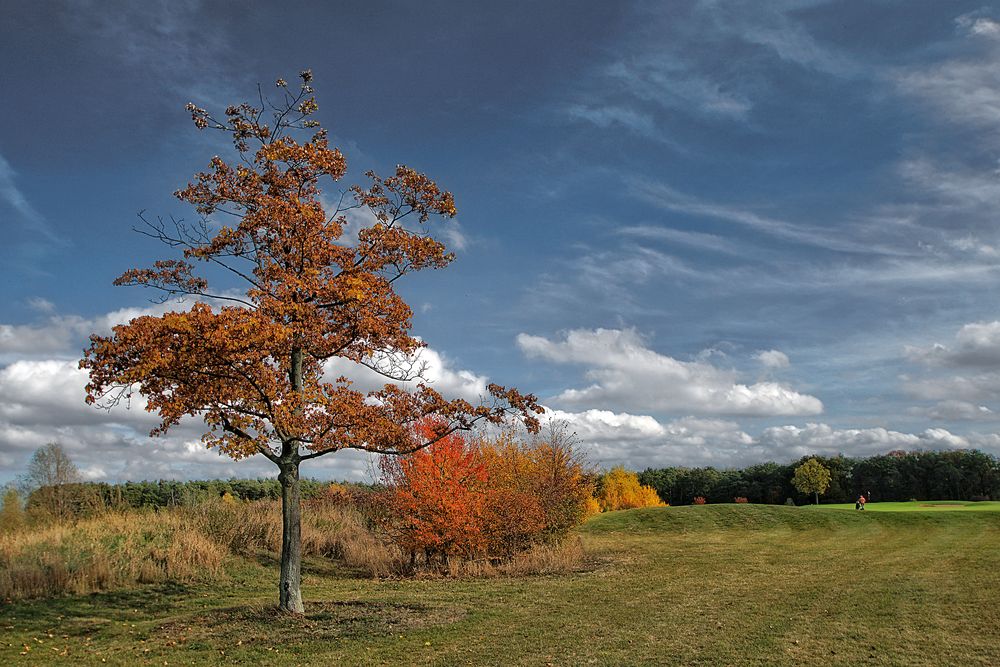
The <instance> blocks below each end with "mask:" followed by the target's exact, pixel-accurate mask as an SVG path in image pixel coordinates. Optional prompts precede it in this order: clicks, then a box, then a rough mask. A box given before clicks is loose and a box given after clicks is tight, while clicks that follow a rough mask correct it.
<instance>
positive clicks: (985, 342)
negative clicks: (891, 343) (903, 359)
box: [905, 321, 1000, 368]
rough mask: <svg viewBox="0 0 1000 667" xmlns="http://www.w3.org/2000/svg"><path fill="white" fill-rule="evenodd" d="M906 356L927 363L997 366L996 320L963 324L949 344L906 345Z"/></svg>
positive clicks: (999, 339) (999, 336)
mask: <svg viewBox="0 0 1000 667" xmlns="http://www.w3.org/2000/svg"><path fill="white" fill-rule="evenodd" d="M905 353H906V356H907V357H908V358H909V359H910V360H911V361H918V362H921V363H924V364H927V365H931V366H968V367H973V368H983V367H988V368H997V367H1000V321H993V322H973V323H970V324H966V325H965V326H963V327H962V328H961V329H959V330H958V333H956V334H955V341H954V343H952V344H951V345H950V346H949V345H944V344H942V343H934V344H933V345H931V346H929V347H925V348H920V347H907V348H905Z"/></svg>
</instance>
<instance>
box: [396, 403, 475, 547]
mask: <svg viewBox="0 0 1000 667" xmlns="http://www.w3.org/2000/svg"><path fill="white" fill-rule="evenodd" d="M432 429H433V423H432V422H431V421H430V420H425V421H423V422H421V423H420V424H418V425H417V428H416V431H417V434H418V436H419V437H427V434H428V433H429V432H430V431H432ZM381 466H382V473H383V478H384V480H385V482H386V483H387V485H388V486H389V487H390V488H391V489H392V491H391V494H392V495H391V505H392V512H393V519H394V521H393V525H392V527H391V531H392V534H393V535H394V537H395V539H396V541H397V543H398V544H399V545H400V546H401V547H403V548H404V549H406V550H407V551H409V552H411V553H414V554H415V553H417V552H421V551H422V552H423V553H424V554H425V558H426V559H427V560H428V561H430V560H431V559H432V558H433V557H434V556H435V555H441V556H442V557H448V556H453V555H458V556H464V557H466V558H471V557H473V556H474V555H475V554H477V553H479V552H481V551H482V549H483V504H484V496H485V494H484V488H485V484H486V467H485V466H484V465H483V461H482V460H481V457H479V456H478V453H477V452H476V451H475V450H474V449H472V448H471V447H469V446H468V444H467V443H466V442H465V439H464V438H462V437H461V436H459V435H458V434H454V433H453V434H451V435H449V436H447V437H445V438H442V439H440V440H438V441H437V442H435V443H434V444H432V445H430V446H429V447H426V448H424V449H421V450H420V451H417V452H414V453H412V454H409V455H408V456H401V457H384V458H383V459H382V461H381Z"/></svg>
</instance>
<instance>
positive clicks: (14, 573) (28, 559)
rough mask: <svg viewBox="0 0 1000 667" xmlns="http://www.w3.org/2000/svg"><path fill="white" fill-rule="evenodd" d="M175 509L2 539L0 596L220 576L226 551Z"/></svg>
mask: <svg viewBox="0 0 1000 667" xmlns="http://www.w3.org/2000/svg"><path fill="white" fill-rule="evenodd" d="M189 528H190V526H188V525H187V524H186V522H185V521H184V519H183V518H182V517H180V516H177V515H175V514H170V513H156V514H153V513H149V514H146V513H143V514H138V513H109V514H106V515H104V516H102V517H99V518H95V519H89V520H86V521H80V522H78V523H76V524H67V523H57V524H52V525H49V526H44V527H41V528H36V529H34V530H22V531H18V532H14V533H8V534H6V535H3V536H0V598H4V599H20V598H29V597H39V596H49V595H59V594H63V593H89V592H92V591H99V590H105V589H110V588H118V587H122V586H127V585H131V584H135V583H143V584H144V583H156V582H164V581H177V582H191V581H198V580H203V579H205V578H207V577H212V576H215V575H217V574H218V572H219V570H220V567H221V566H222V563H223V560H224V559H225V557H226V550H225V549H224V548H223V547H222V546H220V545H219V544H218V543H216V542H215V541H213V540H211V539H209V538H208V537H206V536H205V535H204V534H202V533H200V532H197V531H192V530H189Z"/></svg>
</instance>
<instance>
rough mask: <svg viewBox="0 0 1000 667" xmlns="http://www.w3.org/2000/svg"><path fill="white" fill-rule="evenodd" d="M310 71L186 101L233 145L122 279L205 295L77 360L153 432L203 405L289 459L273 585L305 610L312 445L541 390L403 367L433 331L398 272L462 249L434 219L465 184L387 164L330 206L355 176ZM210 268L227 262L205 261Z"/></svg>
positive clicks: (504, 413) (241, 446) (217, 438)
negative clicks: (246, 92)
mask: <svg viewBox="0 0 1000 667" xmlns="http://www.w3.org/2000/svg"><path fill="white" fill-rule="evenodd" d="M300 79H301V83H300V84H299V85H296V86H289V84H287V83H286V82H285V81H283V80H280V79H279V80H278V82H277V90H278V99H277V100H272V99H268V98H267V97H266V96H265V95H263V94H260V95H259V96H258V101H257V102H256V103H254V104H251V103H243V104H240V105H237V106H231V107H229V108H228V109H226V111H225V115H224V116H222V117H216V116H214V115H212V114H211V113H210V112H208V111H206V110H205V109H202V108H200V107H198V106H195V105H194V104H189V105H188V107H187V109H188V111H189V112H190V113H191V117H192V119H193V120H194V124H195V126H196V127H197V128H198V129H202V130H204V129H214V130H219V131H221V132H223V133H225V134H228V135H230V137H231V138H232V141H233V145H234V147H235V151H234V152H233V154H232V159H230V160H228V161H227V160H225V159H223V158H221V157H218V156H217V157H213V158H212V160H211V162H210V163H209V167H208V169H207V170H206V171H204V172H202V173H199V174H197V175H196V176H195V179H194V181H193V182H192V183H190V184H189V185H188V186H187V187H185V188H183V189H181V190H179V191H177V192H176V193H175V194H176V196H177V197H178V198H179V199H180V200H182V201H185V202H189V203H191V204H193V205H194V206H195V207H196V209H197V212H198V214H199V216H200V220H199V222H198V223H196V224H185V223H183V222H170V223H165V222H163V221H147V220H145V219H144V220H143V221H144V222H145V223H146V226H145V228H143V229H142V231H144V232H145V233H147V234H148V235H150V236H152V237H153V238H155V239H157V240H159V241H161V242H163V243H164V244H166V245H167V246H169V247H170V248H172V249H173V250H174V251H176V252H177V254H178V256H176V257H174V258H171V259H164V260H161V261H157V262H155V264H154V265H153V267H152V268H135V269H130V270H128V271H126V272H125V273H124V274H123V275H122V276H121V277H120V278H118V279H117V280H116V281H115V283H116V284H118V285H142V286H147V287H151V288H155V289H158V290H161V291H162V292H163V294H164V297H165V298H172V297H174V296H187V297H194V301H195V302H194V304H193V305H191V306H190V308H189V309H188V310H185V311H183V312H168V313H165V314H164V315H162V316H159V317H152V316H146V317H138V318H136V319H134V320H132V321H131V322H128V323H127V324H123V325H120V326H116V327H115V328H114V331H113V334H112V335H111V336H110V337H104V336H96V335H95V336H92V337H91V344H90V347H89V348H88V349H87V350H86V353H85V356H84V359H83V360H82V361H81V362H80V365H81V367H82V368H85V369H86V370H88V371H89V372H90V383H89V384H88V385H87V401H88V402H89V403H92V404H94V403H96V404H98V405H101V406H104V407H110V406H112V405H114V404H117V403H119V402H121V401H123V400H125V399H127V398H128V397H129V396H131V395H132V394H133V393H138V394H140V395H141V396H142V397H144V398H145V401H146V409H147V410H149V411H150V412H155V413H157V414H158V416H159V417H160V419H161V421H160V424H159V425H158V426H157V427H156V428H155V429H154V430H153V432H152V434H153V435H159V434H163V433H165V432H166V431H167V430H168V429H169V428H170V427H172V426H174V425H176V424H177V423H178V422H180V421H181V419H183V418H184V417H186V416H197V417H201V418H203V419H204V421H205V424H206V427H207V428H206V433H205V434H204V436H203V440H204V442H205V444H206V445H207V446H208V447H214V448H216V449H218V450H219V451H221V452H223V453H225V454H228V455H229V456H231V457H232V458H234V459H243V458H247V457H250V456H254V455H260V456H263V457H265V458H267V459H268V460H270V461H271V462H272V463H274V464H275V465H276V466H277V467H278V479H279V480H280V482H281V488H282V519H283V521H282V526H283V537H282V546H281V575H280V583H279V591H280V592H279V600H280V608H281V609H283V610H285V611H288V612H293V613H301V612H302V611H303V604H302V595H301V591H300V580H301V548H300V544H301V538H300V536H301V533H300V516H301V515H300V511H301V510H300V502H299V467H300V465H301V463H302V462H303V461H307V460H309V459H313V458H316V457H318V456H324V455H326V454H330V453H333V452H337V451H339V450H342V449H360V450H366V451H370V452H377V453H380V454H402V453H408V452H413V451H415V450H418V449H420V448H422V447H425V446H428V445H430V444H432V443H434V442H436V441H438V440H441V439H443V438H446V437H447V436H448V435H450V434H451V433H454V432H455V431H459V430H468V429H470V428H472V427H473V425H474V424H476V423H477V422H484V421H485V422H492V423H500V422H502V421H504V420H506V419H507V418H508V417H510V416H518V417H520V418H521V419H522V420H523V421H524V422H525V424H526V425H527V426H528V428H529V429H535V430H536V429H537V426H538V422H537V419H536V417H535V416H534V415H535V414H537V413H540V412H541V408H540V407H539V406H538V405H537V404H536V402H535V397H534V396H531V395H523V394H521V393H519V392H518V391H517V390H515V389H506V388H504V387H501V386H498V385H490V386H489V387H488V392H489V395H488V396H485V397H483V399H482V400H481V401H480V402H479V404H477V405H473V404H471V403H469V402H467V401H465V400H461V399H458V400H446V399H445V398H444V397H442V396H441V395H440V394H439V393H438V392H436V391H435V390H434V389H432V388H430V387H428V386H426V385H425V384H423V383H422V382H420V383H417V384H413V383H411V382H409V381H412V380H420V379H421V378H420V377H419V375H420V368H421V366H420V364H419V361H415V360H418V359H419V350H420V348H421V347H422V346H423V343H422V342H421V341H420V340H418V339H416V338H414V337H413V336H412V335H411V334H410V328H411V316H412V313H411V310H410V308H409V307H408V306H407V304H406V303H405V302H404V300H403V299H402V298H401V297H400V296H399V294H397V293H396V291H395V289H394V287H395V285H396V282H397V281H398V280H399V279H400V278H402V277H403V276H405V275H407V274H410V273H412V272H414V271H418V270H420V269H428V268H441V267H444V266H446V265H447V264H448V263H449V262H451V260H452V258H453V255H452V254H451V253H449V252H448V251H447V249H446V248H445V246H444V244H442V243H441V242H440V241H439V240H437V239H435V238H434V237H433V236H432V235H430V233H429V232H428V227H429V225H430V223H431V222H432V221H433V220H441V219H447V218H452V217H454V215H455V201H454V198H453V196H452V194H451V193H450V192H446V191H444V190H442V189H440V188H439V187H438V186H437V185H436V184H435V183H434V182H433V181H432V180H430V179H429V178H427V177H426V176H424V175H423V174H421V173H419V172H417V171H415V170H413V169H410V168H408V167H405V166H398V167H397V168H396V171H395V173H394V174H392V175H391V176H388V177H384V178H383V177H380V176H378V175H376V174H374V173H371V172H369V173H368V174H367V177H368V178H369V180H370V182H369V183H368V184H367V185H366V186H363V187H362V186H353V187H351V188H349V189H345V190H343V191H342V192H341V193H340V195H339V196H338V197H333V200H334V201H339V203H338V204H336V205H335V206H333V207H332V208H333V210H328V209H327V207H326V206H324V199H323V196H322V190H321V188H322V186H323V185H324V184H326V185H329V184H331V183H333V182H335V181H338V180H340V179H341V178H342V177H343V176H344V174H345V172H346V169H347V166H346V161H345V159H344V156H343V154H341V152H340V150H338V149H337V148H333V147H331V146H330V145H329V141H328V138H327V133H326V131H325V130H323V129H321V128H320V127H319V123H318V122H317V121H315V120H313V119H312V116H313V114H314V113H315V112H316V110H317V108H318V107H317V104H316V100H315V97H314V92H313V88H312V85H311V80H312V75H311V73H310V72H309V71H304V72H302V73H301V74H300ZM300 135H302V136H300ZM351 210H356V212H358V213H360V214H364V218H365V219H368V220H369V224H368V225H367V226H366V227H364V228H362V229H361V230H360V232H358V233H357V236H356V238H355V237H353V236H351V237H350V238H349V237H348V236H347V235H345V229H347V226H348V220H347V218H346V214H347V213H348V212H349V211H351ZM360 217H362V216H361V215H356V219H357V218H360ZM205 268H214V269H216V271H215V273H214V274H211V272H208V273H206V272H205V271H200V272H199V271H196V269H205ZM207 274H208V275H225V276H229V277H230V278H234V279H236V280H237V281H238V282H239V283H240V285H241V288H240V290H239V291H234V290H233V289H232V287H231V284H226V283H223V288H222V289H213V288H211V287H210V286H209V282H208V280H207V278H206V275H207ZM212 304H215V305H214V307H213V305H212ZM219 304H224V305H221V306H220V305H219ZM338 358H339V359H345V360H349V361H351V362H354V363H356V364H359V365H361V366H367V367H368V368H369V369H372V370H374V371H376V372H377V373H379V374H381V375H382V376H385V378H386V380H387V384H385V386H384V387H382V388H381V389H378V390H376V391H368V392H365V391H359V390H358V389H356V388H354V387H353V386H352V383H351V381H350V380H349V379H348V378H346V377H331V376H330V373H329V372H325V370H326V369H327V368H329V366H330V363H329V362H331V361H333V360H336V359H338ZM406 387H409V388H406ZM428 415H434V416H436V419H435V421H434V423H435V424H436V427H435V428H434V429H433V431H431V432H427V431H418V430H417V429H414V425H415V424H417V423H418V422H420V421H421V420H422V419H424V418H425V417H427V416H428Z"/></svg>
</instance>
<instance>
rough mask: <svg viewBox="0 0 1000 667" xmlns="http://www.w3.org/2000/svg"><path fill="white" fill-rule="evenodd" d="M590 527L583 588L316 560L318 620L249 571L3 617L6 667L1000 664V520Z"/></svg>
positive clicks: (564, 582)
mask: <svg viewBox="0 0 1000 667" xmlns="http://www.w3.org/2000/svg"><path fill="white" fill-rule="evenodd" d="M581 533H582V538H583V539H584V541H585V544H586V546H587V547H588V549H589V550H590V552H591V554H593V559H594V563H592V564H591V568H590V569H589V570H588V571H585V572H579V573H576V574H572V575H561V576H542V577H531V578H524V579H511V580H499V579H498V580H465V581H452V580H405V581H373V580H368V579H361V578H356V577H352V576H349V575H348V574H345V573H342V572H337V571H336V570H331V569H327V570H323V571H318V570H317V569H316V568H317V567H319V566H320V564H319V563H313V564H312V566H313V572H312V573H311V574H310V575H309V576H308V577H307V579H306V581H305V583H304V586H303V592H304V594H305V596H306V599H307V616H306V618H305V619H304V620H300V619H291V618H287V617H281V616H277V615H276V614H275V613H274V612H272V611H270V606H271V605H273V603H274V600H273V597H274V595H273V591H272V586H271V583H272V580H273V579H274V578H275V576H276V575H275V573H274V572H272V571H270V570H268V569H263V568H261V567H259V566H257V565H251V564H246V563H245V564H243V565H241V566H240V567H237V568H234V569H233V571H232V573H231V575H230V576H231V579H230V580H229V581H227V582H225V583H224V584H220V585H219V586H217V587H211V588H207V587H202V588H192V589H147V590H144V591H139V592H131V593H122V594H106V595H95V596H86V597H79V598H65V599H60V600H50V601H38V602H33V603H24V604H17V605H8V606H6V607H5V608H4V609H3V610H2V611H0V664H71V663H75V664H102V663H101V660H102V659H103V660H106V661H107V664H156V665H162V664H164V662H167V663H168V664H253V663H257V664H268V665H272V664H274V665H298V664H302V665H326V664H331V663H332V664H414V663H415V664H442V665H450V664H456V665H459V664H525V665H545V664H549V663H551V664H558V665H578V664H601V665H612V664H650V665H652V664H693V665H724V664H739V665H748V664H760V665H764V664H767V665H799V664H812V665H837V664H852V665H853V664H869V665H870V664H875V665H903V664H905V665H947V664H953V665H995V664H1000V639H998V636H997V630H996V629H997V627H1000V609H998V605H997V604H996V600H997V599H998V597H1000V513H995V514H994V513H989V512H977V513H972V512H969V513H955V514H948V515H945V514H944V513H941V512H903V513H878V512H866V513H862V512H832V511H831V512H818V511H815V510H809V509H805V508H790V507H764V506H746V505H719V506H713V505H708V506H703V507H680V508H656V509H647V510H632V511H627V512H616V513H611V514H605V515H601V516H599V517H596V518H595V519H593V520H591V521H590V522H589V523H588V524H587V525H586V526H585V527H584V528H583V530H582V531H581ZM50 634H51V636H49V635H50ZM25 645H27V646H29V647H30V649H31V650H30V651H28V652H27V653H26V655H21V653H22V652H23V651H24V648H23V647H24V646H25Z"/></svg>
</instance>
